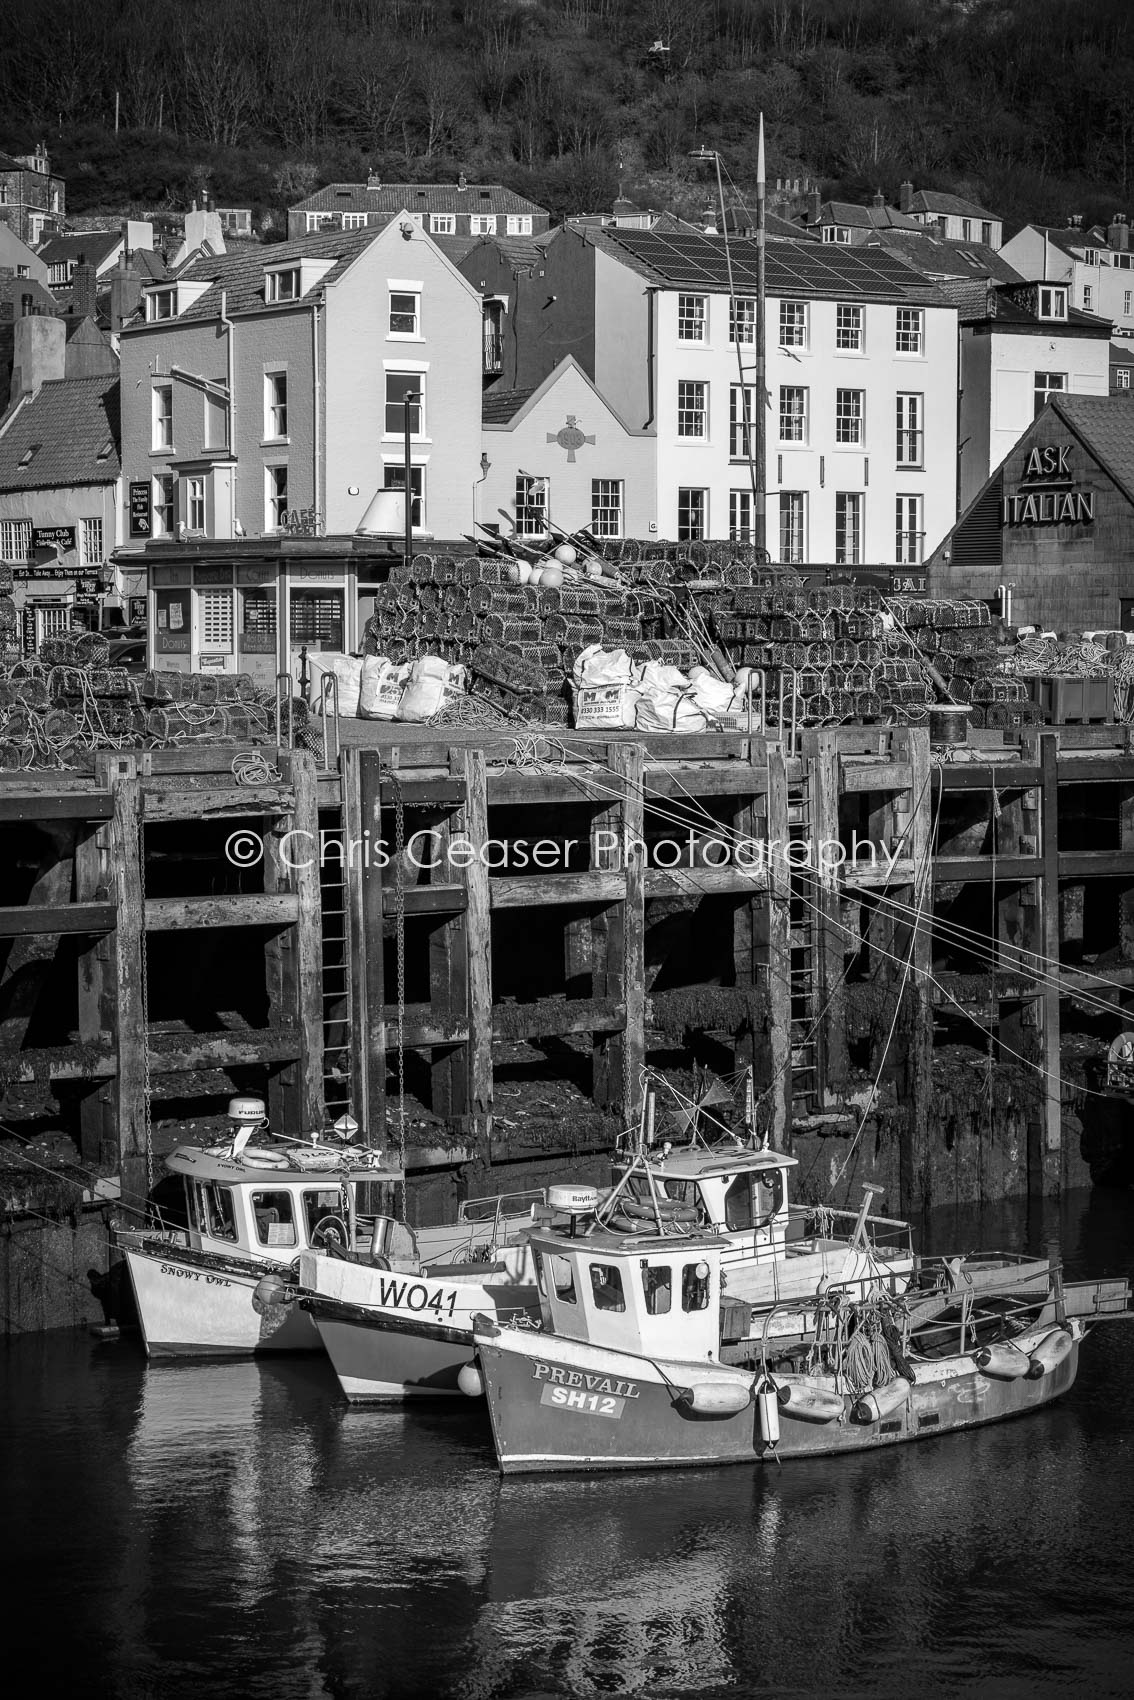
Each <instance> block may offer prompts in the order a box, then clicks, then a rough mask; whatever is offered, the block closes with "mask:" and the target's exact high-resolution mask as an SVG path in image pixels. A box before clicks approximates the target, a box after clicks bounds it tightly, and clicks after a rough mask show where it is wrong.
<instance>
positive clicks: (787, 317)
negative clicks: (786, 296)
mask: <svg viewBox="0 0 1134 1700" xmlns="http://www.w3.org/2000/svg"><path fill="white" fill-rule="evenodd" d="M810 341H811V314H810V312H809V311H808V303H807V302H806V301H781V302H780V347H781V348H808V347H810Z"/></svg>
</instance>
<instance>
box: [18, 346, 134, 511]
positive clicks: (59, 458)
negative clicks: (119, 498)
mask: <svg viewBox="0 0 1134 1700" xmlns="http://www.w3.org/2000/svg"><path fill="white" fill-rule="evenodd" d="M118 395H119V392H118V374H117V373H113V374H111V373H103V374H102V375H101V376H99V377H97V378H53V379H51V380H49V382H47V383H45V384H43V385H41V387H40V389H39V390H38V392H37V393H36V394H35V395H33V396H29V397H28V398H27V399H26V400H25V401H24V402H23V403H22V404H20V405H17V407H16V408H15V409H14V410H13V411H12V413H11V414H9V423H8V425H7V427H6V428H4V429H0V491H16V490H50V489H55V488H57V487H58V486H62V485H70V484H113V482H114V480H115V479H116V478H117V477H118V475H119V472H120V471H121V461H120V459H119V448H120V445H121V441H122V432H121V426H120V423H119V402H118ZM108 445H109V448H108ZM29 453H30V459H29V460H28V462H27V464H26V465H24V466H21V465H20V462H21V460H23V459H24V457H25V456H27V455H29Z"/></svg>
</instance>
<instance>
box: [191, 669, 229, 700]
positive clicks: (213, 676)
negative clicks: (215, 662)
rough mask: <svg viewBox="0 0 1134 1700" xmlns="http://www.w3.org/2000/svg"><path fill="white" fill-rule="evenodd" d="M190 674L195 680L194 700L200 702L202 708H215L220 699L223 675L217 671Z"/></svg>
mask: <svg viewBox="0 0 1134 1700" xmlns="http://www.w3.org/2000/svg"><path fill="white" fill-rule="evenodd" d="M189 676H190V678H191V679H193V680H194V681H195V687H194V688H195V696H194V701H195V702H199V703H200V704H201V707H202V708H215V707H216V705H217V703H218V702H219V701H220V678H221V675H219V674H217V673H191V674H190V675H189Z"/></svg>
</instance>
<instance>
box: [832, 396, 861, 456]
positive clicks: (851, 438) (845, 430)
mask: <svg viewBox="0 0 1134 1700" xmlns="http://www.w3.org/2000/svg"><path fill="white" fill-rule="evenodd" d="M865 440H866V391H865V390H850V389H837V390H836V391H835V441H836V443H838V444H839V445H840V446H841V447H843V448H848V447H853V448H861V447H862V444H863V443H864V442H865Z"/></svg>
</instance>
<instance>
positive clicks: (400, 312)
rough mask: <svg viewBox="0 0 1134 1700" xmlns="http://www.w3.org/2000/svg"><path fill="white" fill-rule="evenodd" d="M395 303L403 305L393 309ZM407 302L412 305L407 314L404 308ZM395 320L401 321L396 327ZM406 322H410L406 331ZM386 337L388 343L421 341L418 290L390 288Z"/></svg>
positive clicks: (419, 294)
mask: <svg viewBox="0 0 1134 1700" xmlns="http://www.w3.org/2000/svg"><path fill="white" fill-rule="evenodd" d="M395 301H397V302H401V303H403V305H401V306H399V307H395V305H394V303H395ZM407 301H408V302H410V303H412V306H411V309H410V311H408V312H407V311H406V308H405V306H404V303H405V302H407ZM395 319H397V320H399V321H401V322H400V323H399V324H398V325H396V326H395V323H394V321H395ZM407 320H408V321H410V328H409V329H408V330H407V329H406V321H407ZM386 336H387V339H388V340H389V341H390V342H420V341H421V340H422V336H421V291H420V289H394V288H393V286H391V288H390V318H389V330H388V331H387V332H386Z"/></svg>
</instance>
